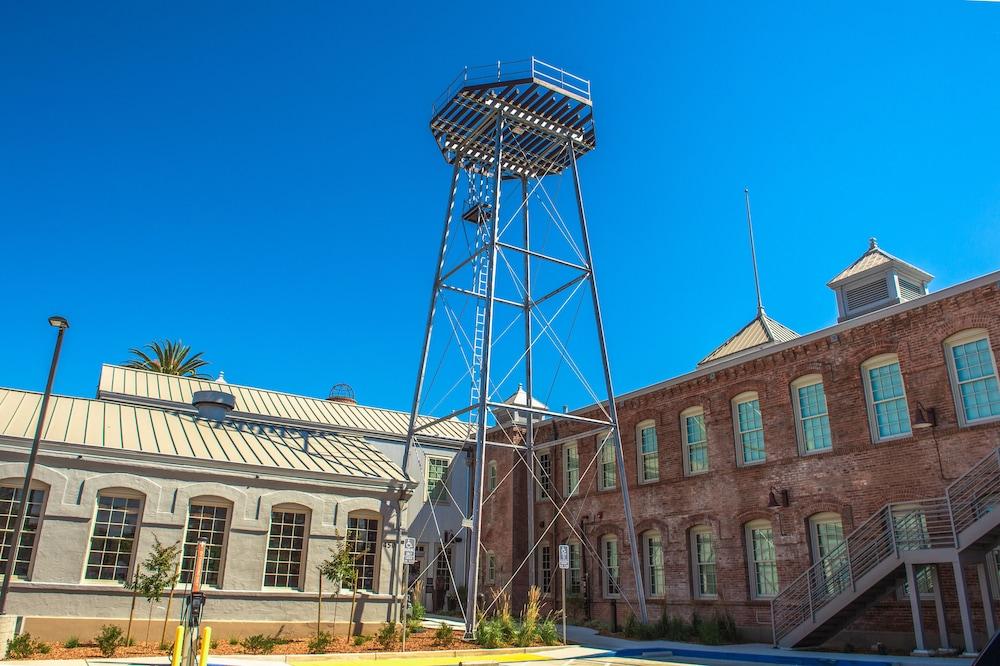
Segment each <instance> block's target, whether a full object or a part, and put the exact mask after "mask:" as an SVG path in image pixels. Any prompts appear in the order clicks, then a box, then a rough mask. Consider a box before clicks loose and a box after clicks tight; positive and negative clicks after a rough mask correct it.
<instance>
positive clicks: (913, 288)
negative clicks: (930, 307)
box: [899, 278, 924, 301]
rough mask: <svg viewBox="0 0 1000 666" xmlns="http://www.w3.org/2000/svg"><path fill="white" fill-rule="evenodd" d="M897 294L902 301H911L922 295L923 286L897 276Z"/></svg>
mask: <svg viewBox="0 0 1000 666" xmlns="http://www.w3.org/2000/svg"><path fill="white" fill-rule="evenodd" d="M899 295H900V297H901V298H902V299H903V300H904V301H911V300H913V299H914V298H920V297H921V296H923V295H924V288H923V287H921V286H920V285H919V284H915V283H913V282H910V281H909V280H904V279H903V278H899Z"/></svg>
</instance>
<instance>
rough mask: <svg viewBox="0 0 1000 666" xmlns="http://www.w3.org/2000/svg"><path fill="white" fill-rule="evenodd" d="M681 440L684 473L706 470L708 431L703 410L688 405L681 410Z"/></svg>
mask: <svg viewBox="0 0 1000 666" xmlns="http://www.w3.org/2000/svg"><path fill="white" fill-rule="evenodd" d="M681 442H683V446H684V456H683V457H684V474H686V475H688V476H691V475H693V474H701V473H702V472H707V471H708V431H707V430H705V410H704V409H703V408H702V407H688V408H687V409H685V410H684V411H683V412H681Z"/></svg>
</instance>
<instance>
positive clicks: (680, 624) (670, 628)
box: [660, 615, 691, 641]
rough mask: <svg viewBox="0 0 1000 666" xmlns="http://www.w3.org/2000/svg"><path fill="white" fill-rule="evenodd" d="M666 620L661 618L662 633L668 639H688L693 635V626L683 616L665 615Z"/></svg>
mask: <svg viewBox="0 0 1000 666" xmlns="http://www.w3.org/2000/svg"><path fill="white" fill-rule="evenodd" d="M664 617H666V620H665V621H664V620H663V618H660V623H661V625H662V626H661V628H660V635H661V636H662V637H663V638H665V639H667V640H668V641H686V640H687V639H688V638H690V637H691V627H689V626H688V623H687V622H685V621H684V618H682V617H676V616H673V615H671V616H669V617H667V616H664Z"/></svg>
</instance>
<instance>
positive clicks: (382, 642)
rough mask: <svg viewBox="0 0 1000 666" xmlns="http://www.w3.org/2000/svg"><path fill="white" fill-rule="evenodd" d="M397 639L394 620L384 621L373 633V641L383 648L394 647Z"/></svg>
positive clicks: (397, 629) (397, 634)
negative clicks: (376, 631) (375, 632)
mask: <svg viewBox="0 0 1000 666" xmlns="http://www.w3.org/2000/svg"><path fill="white" fill-rule="evenodd" d="M397 641H399V628H398V627H396V623H395V622H386V623H385V624H383V625H382V628H381V629H379V630H378V633H377V634H375V642H376V643H378V646H379V647H380V648H382V649H383V650H391V649H393V648H394V647H396V642H397Z"/></svg>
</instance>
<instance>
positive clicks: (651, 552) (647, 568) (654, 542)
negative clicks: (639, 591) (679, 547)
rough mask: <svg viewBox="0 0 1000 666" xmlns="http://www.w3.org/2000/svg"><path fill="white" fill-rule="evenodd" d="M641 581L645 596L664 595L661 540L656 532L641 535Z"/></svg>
mask: <svg viewBox="0 0 1000 666" xmlns="http://www.w3.org/2000/svg"><path fill="white" fill-rule="evenodd" d="M642 552H643V555H644V557H643V560H644V562H643V565H644V566H643V569H644V571H643V579H644V581H645V583H646V595H647V596H650V597H661V596H663V593H664V589H663V588H664V579H663V539H662V537H661V536H660V533H659V532H657V531H656V530H650V531H648V532H645V533H643V535H642Z"/></svg>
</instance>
